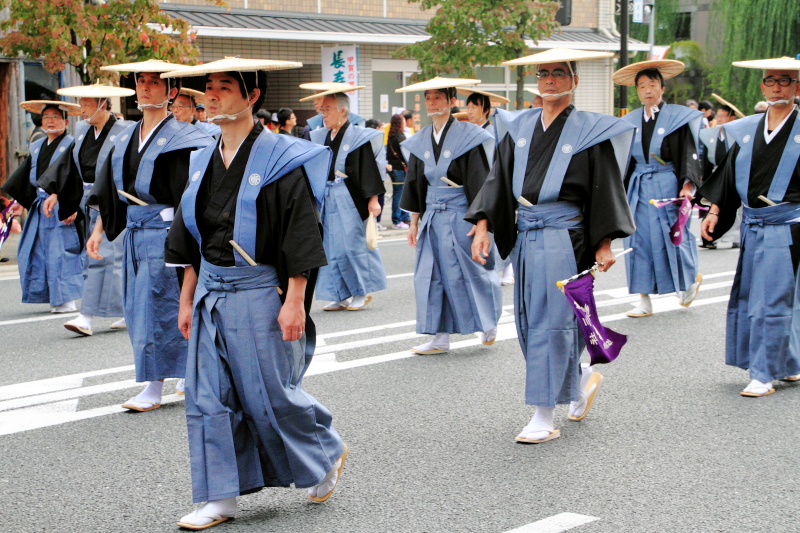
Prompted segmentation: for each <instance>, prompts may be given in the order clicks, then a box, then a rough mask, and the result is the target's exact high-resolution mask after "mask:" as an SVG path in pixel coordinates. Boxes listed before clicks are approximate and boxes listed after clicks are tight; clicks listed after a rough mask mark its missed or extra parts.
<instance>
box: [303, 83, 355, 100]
mask: <svg viewBox="0 0 800 533" xmlns="http://www.w3.org/2000/svg"><path fill="white" fill-rule="evenodd" d="M318 85H320V86H321V85H327V86H328V88H327V89H325V90H323V91H322V92H321V93H315V94H312V95H311V96H305V97H303V98H301V99H300V101H301V102H308V101H310V100H316V99H317V98H322V97H323V96H330V95H331V94H339V93H349V92H350V91H360V90H361V89H363V88H365V87H366V85H350V84H349V83H328V84H324V83H320V84H318ZM317 90H318V89H317Z"/></svg>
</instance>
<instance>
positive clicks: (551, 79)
mask: <svg viewBox="0 0 800 533" xmlns="http://www.w3.org/2000/svg"><path fill="white" fill-rule="evenodd" d="M536 76H537V79H538V85H539V93H541V95H542V96H543V97H545V98H546V97H547V95H548V94H560V93H564V92H567V91H569V90H570V89H572V82H573V78H574V81H575V85H576V86H577V85H578V77H577V76H572V75H571V74H570V70H569V65H567V64H566V63H545V64H543V65H539V66H538V68H537V70H536ZM565 96H569V95H565Z"/></svg>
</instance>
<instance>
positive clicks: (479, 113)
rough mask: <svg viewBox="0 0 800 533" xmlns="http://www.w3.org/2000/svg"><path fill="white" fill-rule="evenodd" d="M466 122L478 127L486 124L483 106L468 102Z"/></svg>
mask: <svg viewBox="0 0 800 533" xmlns="http://www.w3.org/2000/svg"><path fill="white" fill-rule="evenodd" d="M467 120H468V121H470V122H472V123H473V124H476V125H478V126H480V125H482V124H483V123H484V122H486V115H484V113H483V106H482V105H476V104H473V103H472V102H469V103H468V104H467Z"/></svg>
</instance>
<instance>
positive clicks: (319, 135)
mask: <svg viewBox="0 0 800 533" xmlns="http://www.w3.org/2000/svg"><path fill="white" fill-rule="evenodd" d="M329 131H331V130H329V129H328V128H319V129H316V130H314V131H312V132H311V134H310V135H311V141H312V142H314V143H316V144H319V145H324V144H325V138H326V137H327V136H328V132H329ZM284 137H287V136H286V135H284ZM367 142H369V143H371V145H372V153H373V154H374V155H375V157H376V158H377V157H378V154H379V153H380V151H381V148H383V132H382V131H380V130H375V129H372V128H362V127H360V126H355V125H354V124H352V123H351V124H350V126H349V127H348V128H347V129H346V130H344V136H343V137H342V142H341V144H340V145H339V151H338V152H337V153H336V154H334V156H333V157H334V160H333V165H334V166H333V168H334V170H338V171H339V172H341V173H342V174H344V173H345V171H344V164H345V161H346V160H347V156H348V155H349V154H350V153H351V152H352V151H354V150H356V149H358V148H360V147H361V146H362V145H364V144H365V143H367ZM326 179H327V178H326Z"/></svg>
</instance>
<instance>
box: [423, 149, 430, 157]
mask: <svg viewBox="0 0 800 533" xmlns="http://www.w3.org/2000/svg"><path fill="white" fill-rule="evenodd" d="M422 157H424V158H425V159H430V158H431V152H430V150H425V153H424V154H422Z"/></svg>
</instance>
